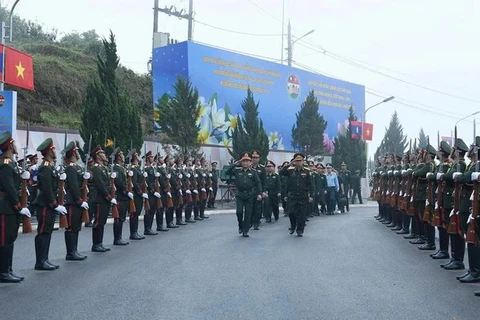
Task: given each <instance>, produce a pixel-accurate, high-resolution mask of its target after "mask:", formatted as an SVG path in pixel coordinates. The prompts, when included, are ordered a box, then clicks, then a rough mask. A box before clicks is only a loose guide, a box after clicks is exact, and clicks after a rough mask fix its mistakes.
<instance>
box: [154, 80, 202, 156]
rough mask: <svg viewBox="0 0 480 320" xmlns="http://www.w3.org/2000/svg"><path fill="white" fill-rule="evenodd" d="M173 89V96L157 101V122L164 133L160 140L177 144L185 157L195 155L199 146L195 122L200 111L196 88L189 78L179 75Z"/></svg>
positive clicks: (197, 128)
mask: <svg viewBox="0 0 480 320" xmlns="http://www.w3.org/2000/svg"><path fill="white" fill-rule="evenodd" d="M174 89H175V96H173V97H167V96H164V97H162V98H161V99H159V101H158V103H157V109H158V112H159V120H158V121H157V123H158V126H159V128H160V132H162V133H163V134H164V138H162V140H163V141H162V142H163V143H170V144H175V145H177V146H178V147H179V148H180V149H181V152H182V154H183V155H184V156H186V157H196V156H197V154H198V150H199V148H200V143H199V141H198V133H199V131H200V127H199V126H198V125H197V123H196V121H197V117H198V115H199V112H200V106H199V105H198V90H197V88H193V87H192V83H191V81H190V80H188V79H184V78H182V77H180V76H179V77H178V79H177V83H176V84H175V86H174Z"/></svg>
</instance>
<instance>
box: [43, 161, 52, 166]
mask: <svg viewBox="0 0 480 320" xmlns="http://www.w3.org/2000/svg"><path fill="white" fill-rule="evenodd" d="M42 165H44V166H49V165H50V162H48V161H43V163H42Z"/></svg>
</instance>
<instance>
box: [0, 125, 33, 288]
mask: <svg viewBox="0 0 480 320" xmlns="http://www.w3.org/2000/svg"><path fill="white" fill-rule="evenodd" d="M13 143H14V140H13V138H12V135H11V133H10V132H5V133H4V134H3V135H2V136H0V150H1V151H2V152H5V151H6V150H7V149H8V147H9V146H10V145H11V144H13ZM20 181H21V179H20V171H19V170H18V167H17V165H16V164H15V162H14V161H13V160H12V159H11V158H9V157H7V156H6V155H5V154H3V155H2V156H0V282H9V283H17V282H20V281H22V280H23V279H24V278H23V277H19V276H17V275H15V274H14V273H13V270H12V264H13V251H14V250H13V249H14V242H15V240H16V239H17V236H18V228H19V226H20V222H21V219H22V215H21V214H20V213H19V212H20V210H22V206H21V203H20V197H19V194H18V190H20ZM25 211H28V209H26V210H25ZM28 214H29V212H28Z"/></svg>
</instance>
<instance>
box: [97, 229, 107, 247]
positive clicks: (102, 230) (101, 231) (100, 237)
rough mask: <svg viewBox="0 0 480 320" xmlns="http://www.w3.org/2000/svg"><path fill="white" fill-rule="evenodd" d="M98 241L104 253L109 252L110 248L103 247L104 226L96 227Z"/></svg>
mask: <svg viewBox="0 0 480 320" xmlns="http://www.w3.org/2000/svg"><path fill="white" fill-rule="evenodd" d="M98 229H99V231H98V239H99V240H100V246H101V247H102V248H103V249H104V250H105V251H110V248H107V247H105V246H104V245H103V232H104V231H105V226H98Z"/></svg>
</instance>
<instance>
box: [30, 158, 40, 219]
mask: <svg viewBox="0 0 480 320" xmlns="http://www.w3.org/2000/svg"><path fill="white" fill-rule="evenodd" d="M27 159H28V160H29V167H28V171H29V172H30V183H29V184H28V191H29V195H28V203H29V209H30V212H34V211H33V206H32V204H33V201H34V200H35V197H36V196H37V182H38V156H37V153H31V154H29V155H27Z"/></svg>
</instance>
